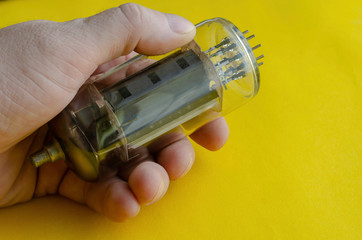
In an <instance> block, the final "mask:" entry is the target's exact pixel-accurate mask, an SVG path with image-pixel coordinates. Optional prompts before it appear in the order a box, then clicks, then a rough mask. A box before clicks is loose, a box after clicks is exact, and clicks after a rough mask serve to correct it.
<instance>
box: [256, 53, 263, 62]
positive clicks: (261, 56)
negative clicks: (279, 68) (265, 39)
mask: <svg viewBox="0 0 362 240" xmlns="http://www.w3.org/2000/svg"><path fill="white" fill-rule="evenodd" d="M263 57H264V54H263V55H260V56H259V57H257V58H256V60H257V61H258V60H259V59H262V58H263Z"/></svg>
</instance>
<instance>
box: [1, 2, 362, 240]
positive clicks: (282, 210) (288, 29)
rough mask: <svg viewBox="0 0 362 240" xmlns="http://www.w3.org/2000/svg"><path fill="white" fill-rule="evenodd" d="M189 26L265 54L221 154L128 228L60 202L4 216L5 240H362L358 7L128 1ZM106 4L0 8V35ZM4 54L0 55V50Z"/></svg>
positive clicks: (205, 158) (199, 162)
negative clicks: (228, 28)
mask: <svg viewBox="0 0 362 240" xmlns="http://www.w3.org/2000/svg"><path fill="white" fill-rule="evenodd" d="M136 2H137V3H140V4H143V5H145V6H148V7H151V8H154V9H158V10H160V11H165V12H171V13H175V14H180V15H183V16H185V17H187V18H188V19H190V20H191V21H193V22H194V23H198V22H200V21H202V20H204V19H207V18H212V17H224V18H228V19H229V20H231V21H232V22H233V23H234V24H235V25H237V26H238V27H239V28H241V30H244V29H249V30H250V31H251V33H255V34H256V36H257V37H256V38H255V39H254V40H252V43H255V44H256V43H262V45H263V47H262V48H261V49H260V50H257V52H258V53H259V52H260V53H263V54H265V65H263V66H262V67H261V88H260V92H259V94H258V95H257V97H256V98H255V99H254V100H253V101H251V102H250V103H248V104H247V105H245V106H244V107H242V108H241V109H239V110H237V111H236V112H234V113H232V114H230V115H229V116H228V117H227V120H228V121H229V124H230V131H231V134H230V139H229V141H228V143H227V144H226V146H225V147H224V148H223V149H222V150H221V151H218V152H208V151H206V150H204V149H201V148H199V147H196V153H197V159H196V163H195V166H194V167H193V169H192V170H191V172H190V173H189V174H188V175H187V176H186V177H185V178H184V179H182V180H180V181H177V182H173V183H171V185H170V189H169V191H168V193H167V195H166V196H165V197H164V198H163V199H162V200H161V201H160V202H159V203H157V204H155V205H153V206H148V207H143V209H142V211H141V213H140V215H139V216H138V217H137V218H135V219H133V220H130V221H127V222H125V223H120V224H118V223H112V222H110V221H108V220H107V219H105V218H104V217H103V216H100V215H98V214H96V213H94V212H92V211H90V210H88V209H87V208H85V207H83V206H80V205H77V204H75V203H73V202H71V201H68V200H65V199H62V198H60V197H49V198H43V199H37V200H35V201H32V202H31V203H27V204H22V205H17V206H14V207H10V208H6V209H1V210H0V238H1V239H328V240H330V239H349V240H350V239H356V240H357V239H362V229H361V228H362V227H361V226H362V218H361V217H362V216H361V205H362V198H361V190H362V189H361V188H362V186H361V185H362V184H361V183H362V181H361V173H362V171H361V160H362V78H361V77H362V76H361V63H362V62H361V53H362V52H361V50H362V47H361V43H362V35H361V34H362V27H361V26H362V16H361V14H362V3H361V1H359V0H348V1H340V0H330V1H319V0H299V1H290V0H273V1H267V0H258V1H255V0H250V1H248V0H237V1H236V0H222V1H221V0H220V1H210V0H207V1H206V0H200V1H195V0H183V1H170V0H168V1H166V0H164V1H161V0H159V1H157V0H154V1H136ZM121 3H122V1H111V0H102V1H96V0H87V1H85V0H63V1H54V0H53V1H49V0H38V1H36V0H24V1H19V0H9V1H4V2H3V1H2V2H0V27H5V26H7V25H11V24H14V23H17V22H21V21H26V20H31V19H49V20H55V21H64V20H69V19H72V18H76V17H85V16H88V15H91V14H94V13H97V12H99V11H101V10H103V9H106V8H109V7H112V6H117V5H120V4H121ZM0 47H1V46H0Z"/></svg>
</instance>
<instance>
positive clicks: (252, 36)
mask: <svg viewBox="0 0 362 240" xmlns="http://www.w3.org/2000/svg"><path fill="white" fill-rule="evenodd" d="M254 37H255V35H254V34H253V35H251V36H249V37H247V38H246V40H248V41H249V40H250V39H252V38H254Z"/></svg>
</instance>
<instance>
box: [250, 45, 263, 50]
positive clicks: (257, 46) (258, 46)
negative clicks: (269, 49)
mask: <svg viewBox="0 0 362 240" xmlns="http://www.w3.org/2000/svg"><path fill="white" fill-rule="evenodd" d="M260 47H261V44H258V45H256V46H255V47H253V48H252V50H255V49H257V48H260Z"/></svg>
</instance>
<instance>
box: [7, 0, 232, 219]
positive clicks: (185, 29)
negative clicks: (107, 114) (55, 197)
mask: <svg viewBox="0 0 362 240" xmlns="http://www.w3.org/2000/svg"><path fill="white" fill-rule="evenodd" d="M194 34H195V27H194V26H193V25H192V24H191V23H190V22H188V21H187V20H185V19H183V18H181V17H178V16H175V15H169V14H164V13H160V12H157V11H154V10H150V9H147V8H144V7H142V6H139V5H135V4H125V5H122V6H120V7H119V8H113V9H109V10H107V11H105V12H102V13H100V14H98V15H95V16H92V17H89V18H85V19H75V20H73V21H69V22H63V23H57V22H51V21H32V22H26V23H21V24H18V25H13V26H10V27H7V28H4V29H0V46H1V48H0V84H1V85H0V136H1V138H0V176H1V178H0V207H5V206H11V205H13V204H16V203H20V202H25V201H29V200H31V199H32V198H33V197H41V196H46V195H48V194H60V195H62V196H65V197H67V198H69V199H72V200H74V201H76V202H79V203H82V204H85V205H87V206H89V207H90V208H92V209H94V210H96V211H97V212H100V213H102V214H104V215H106V216H107V217H109V218H110V219H112V220H115V221H121V220H124V219H126V218H129V217H133V216H135V215H137V213H138V212H139V209H140V205H146V204H151V203H154V202H156V201H158V200H159V199H160V198H161V197H162V196H163V195H164V194H165V192H166V190H167V188H168V184H169V179H172V180H174V179H177V178H180V177H182V176H183V175H184V174H186V172H187V171H188V170H189V169H190V168H191V166H192V163H193V162H194V158H195V154H194V150H193V147H192V145H191V143H190V142H189V140H188V139H187V137H186V136H184V135H180V134H179V135H175V137H174V138H172V139H169V140H168V142H167V144H164V145H163V147H162V148H158V149H156V150H154V151H151V153H150V154H149V155H148V156H147V157H146V158H144V159H141V160H140V161H139V162H137V165H136V164H133V165H131V166H129V167H128V168H126V170H120V171H121V172H120V173H118V174H114V175H113V176H109V177H108V178H106V179H102V181H100V182H96V183H89V182H85V181H83V180H81V179H79V178H78V177H77V176H76V175H75V174H74V173H72V172H71V171H70V170H69V169H68V168H67V166H66V164H65V162H63V161H58V162H56V163H53V164H46V165H44V166H42V167H41V168H39V169H35V168H33V167H32V166H31V165H30V162H29V161H28V160H27V158H28V156H29V155H30V154H31V153H34V152H36V151H38V150H39V149H40V148H41V147H42V145H43V143H44V140H45V138H46V135H47V127H46V125H45V124H46V123H47V122H48V121H49V120H51V119H52V118H53V117H55V116H56V115H57V114H58V113H59V112H61V111H62V110H63V109H64V108H65V107H66V106H67V104H68V103H69V102H70V101H71V100H72V98H73V97H74V96H75V94H76V93H77V90H78V89H79V88H80V87H81V86H82V85H83V83H84V82H85V81H86V80H87V79H88V78H89V77H90V76H91V75H92V74H93V73H94V72H95V71H96V70H97V69H99V68H105V67H106V66H109V65H110V63H112V61H111V60H113V59H117V61H118V62H119V61H125V60H127V59H128V58H129V55H128V54H130V53H131V52H132V51H136V52H138V53H141V54H145V55H155V54H162V53H166V52H169V51H171V50H173V49H175V48H177V47H180V46H182V45H184V44H186V43H188V42H190V41H191V40H192V38H193V37H194ZM120 56H124V57H121V58H120ZM110 61H111V62H110ZM227 137H228V128H227V125H226V123H225V120H224V119H222V118H220V119H217V120H215V121H213V122H211V123H209V124H207V125H205V126H204V127H202V128H201V129H199V130H198V131H196V132H195V133H193V134H192V135H191V138H192V139H193V140H195V141H196V142H197V143H199V144H200V145H202V146H204V147H206V148H208V149H210V150H217V149H219V148H220V147H221V146H222V145H223V144H224V143H225V141H226V139H227ZM149 160H151V161H149ZM122 171H127V174H124V173H122ZM118 176H125V177H124V179H121V178H120V177H118Z"/></svg>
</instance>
